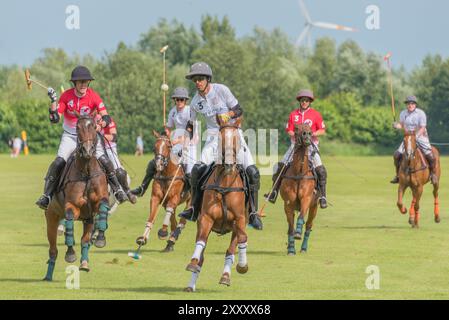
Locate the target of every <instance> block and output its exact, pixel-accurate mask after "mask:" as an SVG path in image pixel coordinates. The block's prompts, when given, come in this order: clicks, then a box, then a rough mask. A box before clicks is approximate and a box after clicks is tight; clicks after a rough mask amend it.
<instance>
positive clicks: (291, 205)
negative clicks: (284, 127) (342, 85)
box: [280, 124, 318, 255]
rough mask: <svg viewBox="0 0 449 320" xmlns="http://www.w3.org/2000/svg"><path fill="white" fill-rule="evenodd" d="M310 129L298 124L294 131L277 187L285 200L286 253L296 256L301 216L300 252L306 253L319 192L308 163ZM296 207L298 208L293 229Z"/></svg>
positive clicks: (307, 126)
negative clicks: (288, 159)
mask: <svg viewBox="0 0 449 320" xmlns="http://www.w3.org/2000/svg"><path fill="white" fill-rule="evenodd" d="M311 139H312V130H311V128H310V126H309V125H307V124H300V125H298V126H297V127H296V130H295V146H294V148H293V151H292V152H293V161H292V162H291V164H290V165H289V167H288V168H287V170H286V171H285V173H284V175H283V177H282V183H281V186H280V194H281V197H282V199H283V200H284V211H285V214H286V216H287V222H288V246H287V254H288V255H295V254H296V249H295V239H298V240H299V239H301V237H302V229H303V226H304V217H305V216H306V215H307V213H308V218H307V223H306V231H305V233H304V239H303V241H302V244H301V252H306V251H307V247H308V242H309V237H310V232H311V231H312V226H313V220H314V219H315V217H316V214H317V210H318V194H317V193H316V192H315V187H316V182H315V176H314V174H313V172H312V169H311V168H310V165H309V156H308V148H309V146H310V145H311V143H312V140H311ZM295 210H299V215H298V220H297V222H296V230H295V226H294V223H295Z"/></svg>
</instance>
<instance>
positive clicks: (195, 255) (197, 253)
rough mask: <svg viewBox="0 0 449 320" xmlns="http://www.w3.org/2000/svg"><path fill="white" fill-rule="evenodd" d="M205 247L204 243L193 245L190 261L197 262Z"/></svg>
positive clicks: (199, 242) (198, 242)
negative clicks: (193, 249)
mask: <svg viewBox="0 0 449 320" xmlns="http://www.w3.org/2000/svg"><path fill="white" fill-rule="evenodd" d="M205 246H206V243H204V241H197V243H196V245H195V251H194V252H193V256H192V259H197V260H198V261H199V260H200V257H201V253H202V252H203V250H204V247H205Z"/></svg>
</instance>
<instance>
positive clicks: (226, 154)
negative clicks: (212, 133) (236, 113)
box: [217, 118, 241, 174]
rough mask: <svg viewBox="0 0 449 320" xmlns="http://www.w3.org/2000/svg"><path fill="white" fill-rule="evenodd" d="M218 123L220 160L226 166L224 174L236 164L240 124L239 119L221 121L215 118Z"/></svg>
mask: <svg viewBox="0 0 449 320" xmlns="http://www.w3.org/2000/svg"><path fill="white" fill-rule="evenodd" d="M217 121H218V124H219V125H220V135H219V148H220V149H219V150H220V151H221V156H222V162H223V164H224V166H225V168H226V170H225V172H226V174H228V173H230V172H231V171H232V169H233V168H234V167H235V165H236V164H237V150H239V149H240V133H239V129H240V125H241V119H240V118H237V119H235V120H232V122H231V121H228V122H226V123H225V122H223V121H222V120H221V119H220V118H217Z"/></svg>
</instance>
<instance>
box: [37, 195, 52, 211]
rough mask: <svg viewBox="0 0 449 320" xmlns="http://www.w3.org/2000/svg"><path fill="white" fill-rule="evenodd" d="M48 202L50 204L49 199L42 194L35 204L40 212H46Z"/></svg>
mask: <svg viewBox="0 0 449 320" xmlns="http://www.w3.org/2000/svg"><path fill="white" fill-rule="evenodd" d="M45 200H46V201H47V204H45V203H44V201H45ZM50 202H51V197H50V196H47V195H46V194H43V195H41V197H40V198H39V199H38V200H37V201H36V202H35V203H36V205H38V206H39V208H41V209H42V210H47V209H48V206H49V204H50Z"/></svg>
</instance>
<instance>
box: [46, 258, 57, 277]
mask: <svg viewBox="0 0 449 320" xmlns="http://www.w3.org/2000/svg"><path fill="white" fill-rule="evenodd" d="M47 264H48V267H47V274H46V275H45V280H48V281H52V280H53V271H55V264H56V258H50V259H48V261H47Z"/></svg>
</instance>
